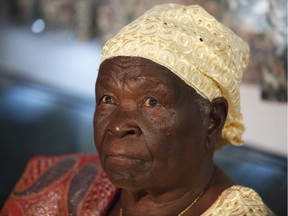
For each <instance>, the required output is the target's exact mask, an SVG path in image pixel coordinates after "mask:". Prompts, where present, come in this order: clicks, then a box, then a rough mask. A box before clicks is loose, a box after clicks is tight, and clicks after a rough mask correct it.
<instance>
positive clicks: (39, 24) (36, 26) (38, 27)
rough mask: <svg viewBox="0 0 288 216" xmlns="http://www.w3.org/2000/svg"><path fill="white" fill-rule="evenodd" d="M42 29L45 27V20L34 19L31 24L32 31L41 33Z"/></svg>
mask: <svg viewBox="0 0 288 216" xmlns="http://www.w3.org/2000/svg"><path fill="white" fill-rule="evenodd" d="M44 29H45V22H44V20H43V19H37V20H35V21H34V22H33V24H32V26H31V30H32V32H34V33H36V34H38V33H41V32H42V31H44Z"/></svg>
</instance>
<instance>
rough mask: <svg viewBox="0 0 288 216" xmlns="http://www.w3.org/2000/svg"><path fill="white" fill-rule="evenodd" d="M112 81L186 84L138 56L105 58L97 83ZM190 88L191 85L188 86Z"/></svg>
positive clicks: (164, 69)
mask: <svg viewBox="0 0 288 216" xmlns="http://www.w3.org/2000/svg"><path fill="white" fill-rule="evenodd" d="M107 80H113V81H116V80H117V81H122V82H128V81H131V80H133V81H136V82H137V81H142V80H148V81H151V82H152V83H156V84H157V83H162V84H168V85H172V86H176V87H179V86H180V85H183V84H184V85H186V84H185V83H184V81H182V80H181V79H180V78H179V77H177V76H176V75H175V74H173V73H172V72H171V71H170V70H169V69H167V68H166V67H163V66H161V65H159V64H157V63H155V62H153V61H151V60H148V59H145V58H140V57H123V56H121V57H114V58H111V59H107V60H105V61H104V62H103V63H102V64H101V65H100V68H99V75H98V78H97V83H100V84H101V83H102V82H107ZM189 88H191V87H189Z"/></svg>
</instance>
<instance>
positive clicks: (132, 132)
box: [125, 130, 136, 135]
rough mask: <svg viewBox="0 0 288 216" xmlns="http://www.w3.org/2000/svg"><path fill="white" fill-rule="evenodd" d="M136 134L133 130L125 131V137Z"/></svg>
mask: <svg viewBox="0 0 288 216" xmlns="http://www.w3.org/2000/svg"><path fill="white" fill-rule="evenodd" d="M134 134H136V132H135V131H134V130H130V131H127V132H126V133H125V135H134Z"/></svg>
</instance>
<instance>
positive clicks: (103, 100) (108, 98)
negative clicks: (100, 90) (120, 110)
mask: <svg viewBox="0 0 288 216" xmlns="http://www.w3.org/2000/svg"><path fill="white" fill-rule="evenodd" d="M100 103H105V104H115V100H114V99H113V97H111V96H109V95H104V96H103V97H102V98H101V100H100Z"/></svg>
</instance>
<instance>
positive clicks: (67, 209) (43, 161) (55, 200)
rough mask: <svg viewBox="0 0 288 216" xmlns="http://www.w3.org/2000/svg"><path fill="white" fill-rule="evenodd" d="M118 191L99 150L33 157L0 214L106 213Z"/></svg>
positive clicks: (26, 215)
mask: <svg viewBox="0 0 288 216" xmlns="http://www.w3.org/2000/svg"><path fill="white" fill-rule="evenodd" d="M117 191H118V190H117V189H116V188H115V187H114V186H113V185H112V183H111V182H110V181H109V179H108V178H107V176H106V174H105V172H104V171H103V169H102V167H101V164H100V161H99V157H98V155H96V154H71V155H61V156H49V157H45V156H39V157H34V158H32V159H31V160H30V161H29V163H28V165H27V166H26V169H25V171H24V173H23V175H22V177H21V179H20V181H19V182H18V183H17V184H16V186H15V189H14V190H13V191H12V193H11V195H10V197H9V199H8V200H7V201H6V203H5V205H4V208H3V209H2V211H1V213H0V215H1V216H6V215H12V216H14V215H25V216H30V215H37V216H38V215H43V216H44V215H45V216H48V215H53V216H54V215H55V216H56V215H57V216H58V215H59V216H60V215H61V216H63V215H81V216H82V215H83V216H84V215H85V216H86V215H87V216H90V215H94V216H95V215H96V216H98V215H99V216H100V215H105V214H106V213H107V211H108V209H109V205H110V204H111V203H112V202H113V200H114V198H115V196H116V194H117Z"/></svg>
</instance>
